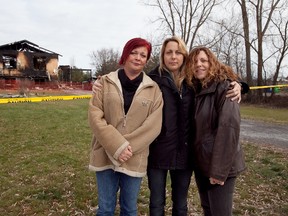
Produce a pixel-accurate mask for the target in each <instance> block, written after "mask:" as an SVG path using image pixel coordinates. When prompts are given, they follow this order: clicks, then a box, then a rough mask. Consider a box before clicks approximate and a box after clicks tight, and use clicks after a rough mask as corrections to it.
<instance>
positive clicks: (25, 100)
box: [0, 95, 92, 104]
mask: <svg viewBox="0 0 288 216" xmlns="http://www.w3.org/2000/svg"><path fill="white" fill-rule="evenodd" d="M91 96H92V95H71V96H49V97H33V98H2V99H0V104H6V103H32V102H45V101H63V100H76V99H89V98H91Z"/></svg>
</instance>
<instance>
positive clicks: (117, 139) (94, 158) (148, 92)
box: [88, 70, 163, 177]
mask: <svg viewBox="0 0 288 216" xmlns="http://www.w3.org/2000/svg"><path fill="white" fill-rule="evenodd" d="M100 82H101V84H102V86H103V87H102V90H101V91H98V92H97V93H95V94H93V96H92V98H91V100H90V102H89V110H88V119H89V124H90V127H91V129H92V132H93V137H92V149H91V153H90V164H89V169H90V170H92V171H102V170H106V169H113V170H115V171H117V172H122V173H125V174H127V175H129V176H133V177H143V176H145V174H146V168H147V159H148V154H149V145H150V144H151V142H152V141H153V140H154V139H155V138H156V137H157V136H158V134H159V133H160V130H161V125H162V107H163V99H162V94H161V91H160V89H159V87H158V85H157V84H156V83H155V82H154V81H152V80H151V79H150V78H149V77H148V76H147V75H146V74H145V73H143V81H142V82H141V84H140V85H139V87H138V89H137V90H136V92H135V95H134V98H133V101H132V103H131V106H130V108H129V110H128V112H127V113H126V114H125V112H124V99H123V94H122V87H121V84H120V80H119V79H118V70H117V71H115V72H111V73H109V74H108V75H105V76H103V77H102V78H101V81H100ZM128 145H131V147H132V152H133V156H132V157H131V158H130V159H128V160H127V161H126V162H124V163H121V162H120V161H119V160H118V157H119V155H120V153H121V152H122V151H123V149H125V148H126V147H127V146H128Z"/></svg>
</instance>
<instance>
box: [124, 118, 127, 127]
mask: <svg viewBox="0 0 288 216" xmlns="http://www.w3.org/2000/svg"><path fill="white" fill-rule="evenodd" d="M126 120H127V115H124V121H123V127H126Z"/></svg>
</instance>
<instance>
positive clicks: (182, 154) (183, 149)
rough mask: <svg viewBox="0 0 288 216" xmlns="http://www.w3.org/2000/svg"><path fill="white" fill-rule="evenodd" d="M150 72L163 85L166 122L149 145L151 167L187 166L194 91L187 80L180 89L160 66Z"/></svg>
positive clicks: (174, 167) (149, 166)
mask: <svg viewBox="0 0 288 216" xmlns="http://www.w3.org/2000/svg"><path fill="white" fill-rule="evenodd" d="M148 76H150V77H151V78H152V79H153V80H154V81H155V82H156V83H157V84H158V85H159V87H160V89H161V91H162V96H163V99H164V107H163V122H162V129H161V133H160V135H159V136H158V137H157V138H156V140H154V142H153V143H152V144H151V145H150V153H149V158H148V168H160V169H169V170H175V169H187V168H190V167H191V166H192V164H191V160H190V159H191V152H190V148H191V143H189V142H188V140H189V136H190V134H191V131H190V130H192V126H191V125H192V118H193V109H194V91H193V89H192V88H191V87H189V86H188V85H187V84H186V82H185V81H184V82H183V84H182V87H181V92H178V89H177V87H176V85H175V83H174V81H173V78H172V77H171V75H170V74H169V72H167V71H165V70H164V71H162V72H161V73H160V72H159V69H158V67H157V68H155V69H154V70H152V71H151V72H150V73H149V74H148Z"/></svg>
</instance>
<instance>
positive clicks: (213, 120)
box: [193, 81, 245, 181]
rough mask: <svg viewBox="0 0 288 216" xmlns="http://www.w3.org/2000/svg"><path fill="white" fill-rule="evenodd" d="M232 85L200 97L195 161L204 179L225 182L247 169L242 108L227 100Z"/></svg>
mask: <svg viewBox="0 0 288 216" xmlns="http://www.w3.org/2000/svg"><path fill="white" fill-rule="evenodd" d="M229 84H230V82H229V81H224V82H220V83H216V82H214V83H213V84H211V85H210V86H209V87H208V88H205V89H201V90H200V91H197V93H196V96H195V98H196V100H195V116H194V123H195V130H194V132H195V136H194V138H195V142H194V144H193V153H194V158H195V159H196V161H195V164H196V166H197V170H200V171H201V172H202V174H203V175H205V176H207V177H213V178H216V179H218V180H221V181H225V180H226V178H227V177H234V176H237V175H238V174H239V173H240V172H241V171H243V170H244V169H245V163H244V159H243V153H242V148H241V145H240V142H239V133H240V120H241V119H240V111H239V104H238V103H237V102H236V101H234V102H232V101H231V100H230V99H229V98H226V93H227V90H228V88H229Z"/></svg>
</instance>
